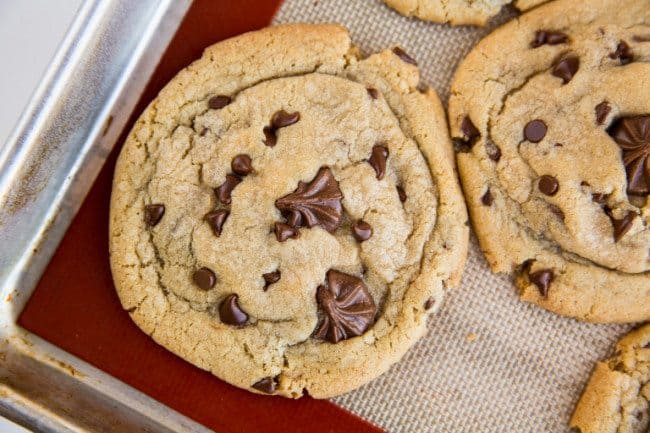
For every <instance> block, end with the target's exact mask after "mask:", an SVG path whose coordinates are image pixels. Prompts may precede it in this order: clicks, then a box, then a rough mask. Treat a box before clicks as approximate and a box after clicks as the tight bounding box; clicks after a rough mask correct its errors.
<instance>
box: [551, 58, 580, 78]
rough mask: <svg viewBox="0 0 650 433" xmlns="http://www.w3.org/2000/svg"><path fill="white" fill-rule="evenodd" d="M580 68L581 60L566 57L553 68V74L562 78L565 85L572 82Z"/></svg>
mask: <svg viewBox="0 0 650 433" xmlns="http://www.w3.org/2000/svg"><path fill="white" fill-rule="evenodd" d="M579 68H580V59H579V58H578V57H576V56H569V57H565V58H563V59H562V60H560V61H559V62H557V63H556V64H555V66H553V71H552V72H551V73H552V74H553V75H554V76H556V77H558V78H561V79H562V81H563V82H564V84H566V83H568V82H569V81H571V79H572V78H573V76H574V75H575V74H576V72H578V69H579Z"/></svg>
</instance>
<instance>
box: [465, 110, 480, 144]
mask: <svg viewBox="0 0 650 433" xmlns="http://www.w3.org/2000/svg"><path fill="white" fill-rule="evenodd" d="M460 130H461V131H462V132H463V135H464V136H465V142H466V143H468V144H469V145H470V146H473V145H474V143H476V140H478V138H479V137H480V136H481V133H480V131H479V130H478V129H476V126H474V124H473V123H472V120H471V119H470V118H469V116H465V117H464V118H463V121H462V122H461V123H460Z"/></svg>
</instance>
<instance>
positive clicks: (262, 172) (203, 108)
mask: <svg viewBox="0 0 650 433" xmlns="http://www.w3.org/2000/svg"><path fill="white" fill-rule="evenodd" d="M418 84H419V72H418V69H417V66H416V62H415V60H414V59H412V58H411V57H410V56H409V55H408V54H407V53H405V52H404V51H403V50H402V49H400V48H398V47H395V48H392V49H387V50H385V51H382V52H380V53H378V54H374V55H371V56H369V57H367V58H362V57H361V56H360V54H359V50H357V49H356V48H355V47H354V46H353V45H352V43H351V41H350V38H349V36H348V33H347V31H346V30H345V29H344V28H342V27H340V26H336V25H289V26H279V27H273V28H267V29H264V30H261V31H258V32H253V33H248V34H244V35H242V36H238V37H235V38H233V39H230V40H227V41H224V42H220V43H218V44H216V45H213V46H211V47H209V48H207V49H206V50H205V53H204V54H203V56H202V57H201V59H199V60H197V61H196V62H194V63H193V64H191V65H190V66H188V67H187V68H186V69H184V70H183V71H181V72H180V73H179V74H178V75H177V76H176V77H175V78H174V79H173V80H172V81H171V82H170V83H169V84H168V85H167V86H166V87H165V88H164V89H163V90H162V91H161V92H160V94H159V95H158V97H157V98H156V99H155V100H154V101H153V102H152V103H151V104H150V105H149V107H148V108H147V109H146V110H145V112H144V113H143V114H142V116H141V117H140V118H139V120H138V121H137V122H136V124H135V126H134V127H133V130H132V131H131V133H130V135H129V137H128V139H127V141H126V143H125V145H124V148H123V149H122V152H121V154H120V157H119V160H118V163H117V168H116V171H115V179H114V184H113V194H112V201H111V213H110V249H111V251H110V255H111V266H112V270H113V276H114V280H115V285H116V288H117V292H118V294H119V297H120V299H121V301H122V305H123V306H124V308H125V310H126V311H128V312H129V314H130V316H131V318H132V319H133V320H134V321H135V323H136V324H137V325H138V326H139V327H140V328H142V330H143V331H145V332H146V333H147V334H149V335H151V337H152V338H153V339H154V340H155V341H157V342H158V343H160V344H161V345H163V346H165V347H166V348H168V349H169V350H171V351H173V352H174V353H176V354H178V355H179V356H181V357H182V358H185V359H186V360H188V361H189V362H191V363H193V364H195V365H197V366H199V367H201V368H203V369H206V370H208V371H210V372H211V373H213V374H215V375H216V376H218V377H220V378H222V379H224V380H226V381H228V382H230V383H231V384H233V385H236V386H239V387H241V388H245V389H248V390H250V391H253V392H257V393H263V394H275V395H281V396H285V397H294V398H297V397H300V396H302V395H303V394H309V395H311V396H313V397H318V398H322V397H329V396H334V395H337V394H340V393H343V392H346V391H349V390H351V389H353V388H355V387H358V386H360V385H361V384H363V383H365V382H367V381H369V380H371V379H372V378H374V377H376V376H377V375H379V374H381V373H382V372H383V371H385V370H386V369H387V368H388V367H389V366H390V365H391V364H392V363H394V362H396V361H397V360H399V359H400V357H401V356H402V355H403V354H404V353H405V352H406V351H407V349H408V348H409V347H410V346H411V345H412V344H413V343H414V342H415V341H417V340H418V338H419V337H420V336H422V335H423V333H424V332H425V331H426V323H427V318H428V317H429V316H430V315H431V314H432V313H433V312H435V311H436V310H437V309H438V308H439V307H440V306H441V303H442V299H443V295H444V291H445V290H446V288H448V287H450V286H454V285H456V284H457V283H458V280H459V278H460V274H461V270H462V267H463V264H464V260H465V255H466V250H467V242H468V230H469V229H468V226H467V225H466V223H467V215H466V210H465V205H464V202H463V198H462V194H461V191H460V186H459V185H458V184H457V181H456V177H455V172H454V154H453V147H452V144H451V140H450V138H449V136H448V130H447V125H446V121H445V115H444V111H443V109H442V106H441V103H440V101H439V100H438V98H437V96H436V95H435V93H434V92H432V91H430V90H426V91H420V90H418V88H419V87H418Z"/></svg>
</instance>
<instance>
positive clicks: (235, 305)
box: [219, 294, 248, 326]
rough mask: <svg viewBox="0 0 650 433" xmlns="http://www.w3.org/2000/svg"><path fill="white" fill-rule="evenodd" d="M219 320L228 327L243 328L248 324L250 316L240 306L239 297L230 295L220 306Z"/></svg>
mask: <svg viewBox="0 0 650 433" xmlns="http://www.w3.org/2000/svg"><path fill="white" fill-rule="evenodd" d="M219 318H220V319H221V321H222V322H223V323H225V324H226V325H233V326H241V325H244V324H246V322H248V314H246V313H245V312H244V310H242V309H241V307H240V306H239V296H237V295H236V294H232V295H228V296H226V298H225V299H224V300H223V301H221V304H219Z"/></svg>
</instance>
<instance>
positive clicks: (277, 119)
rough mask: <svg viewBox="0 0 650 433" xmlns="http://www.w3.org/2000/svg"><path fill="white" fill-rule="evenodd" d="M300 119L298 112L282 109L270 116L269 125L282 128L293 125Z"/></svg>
mask: <svg viewBox="0 0 650 433" xmlns="http://www.w3.org/2000/svg"><path fill="white" fill-rule="evenodd" d="M299 120H300V113H298V112H297V111H296V112H294V113H287V112H286V111H284V110H280V111H276V112H275V114H273V117H271V127H273V128H274V129H280V128H284V127H285V126H289V125H293V124H294V123H296V122H298V121H299Z"/></svg>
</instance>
